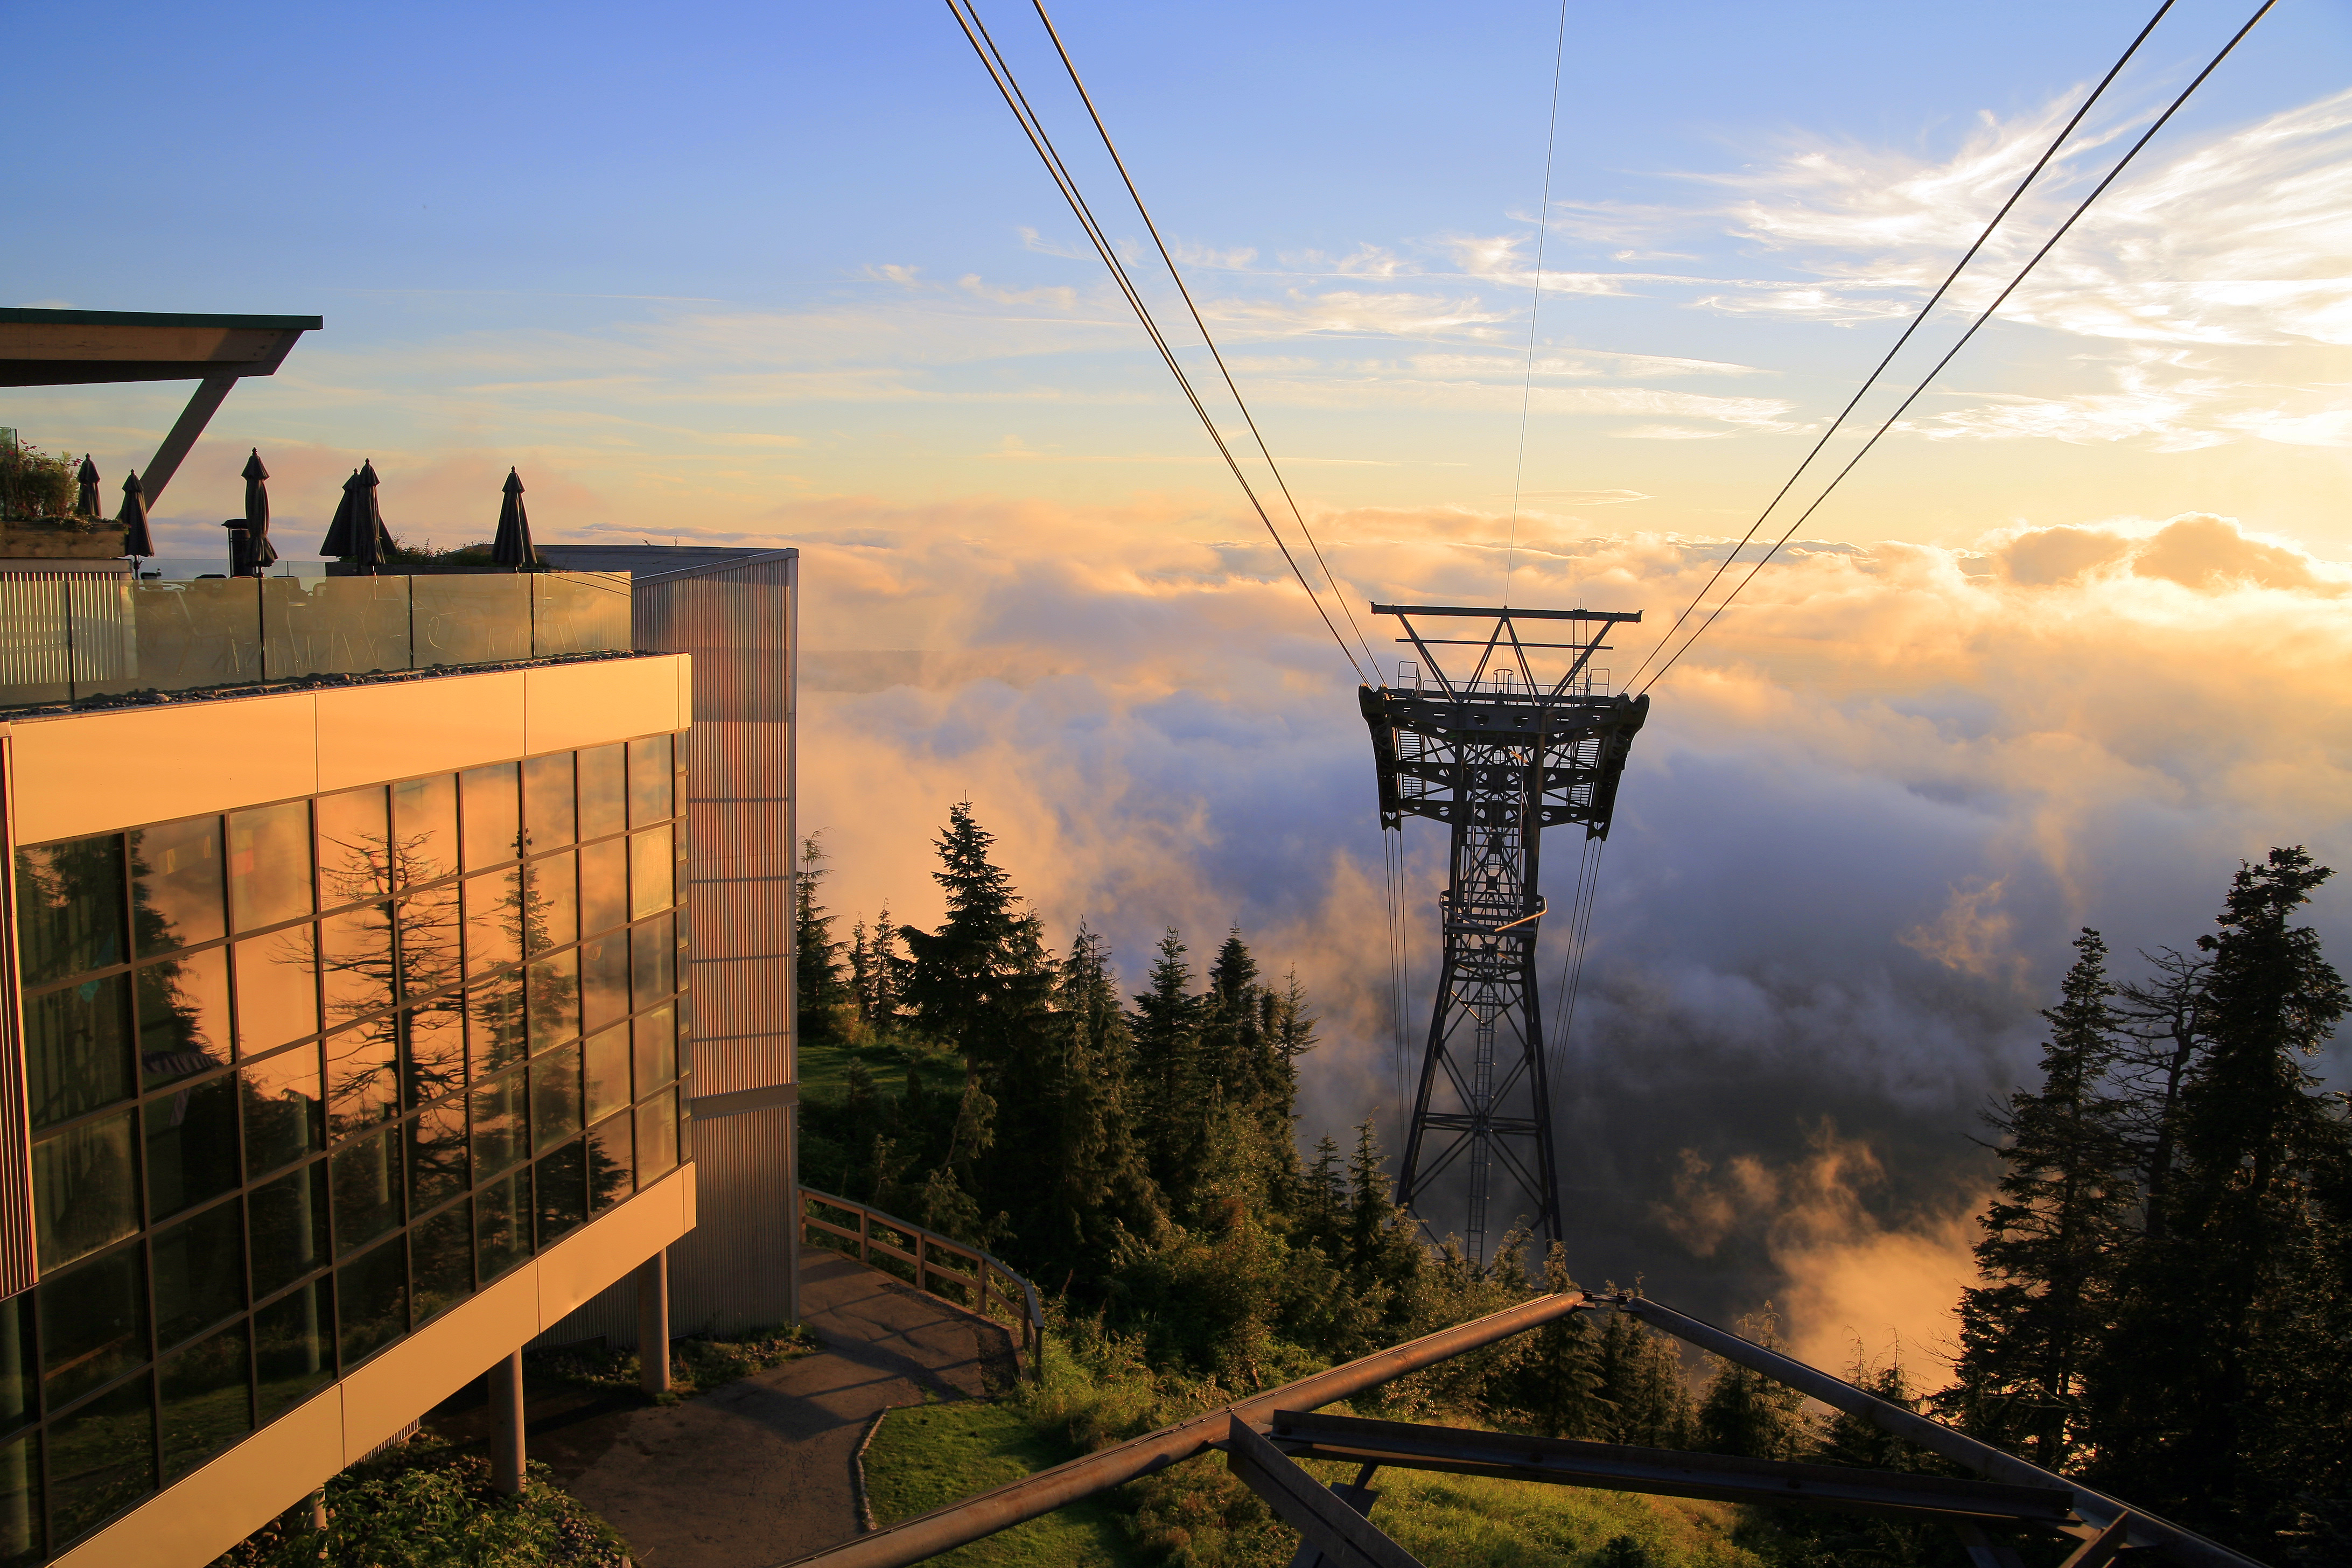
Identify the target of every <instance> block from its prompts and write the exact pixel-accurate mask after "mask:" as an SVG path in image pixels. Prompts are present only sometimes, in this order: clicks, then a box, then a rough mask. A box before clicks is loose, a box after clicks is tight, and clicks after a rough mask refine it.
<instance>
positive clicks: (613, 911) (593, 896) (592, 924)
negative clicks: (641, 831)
mask: <svg viewBox="0 0 2352 1568" xmlns="http://www.w3.org/2000/svg"><path fill="white" fill-rule="evenodd" d="M628 919H629V845H628V840H626V839H625V838H608V839H606V840H604V842H603V843H601V844H583V845H582V846H581V847H580V931H581V934H582V935H583V936H593V935H595V934H596V933H597V932H599V931H611V930H612V929H613V928H614V926H616V925H625V924H627V923H628Z"/></svg>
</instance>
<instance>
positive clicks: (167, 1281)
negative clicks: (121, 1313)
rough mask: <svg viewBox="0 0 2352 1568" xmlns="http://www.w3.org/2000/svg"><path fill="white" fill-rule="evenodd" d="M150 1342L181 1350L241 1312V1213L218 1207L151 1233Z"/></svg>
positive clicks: (234, 1208) (226, 1206)
mask: <svg viewBox="0 0 2352 1568" xmlns="http://www.w3.org/2000/svg"><path fill="white" fill-rule="evenodd" d="M150 1245H151V1246H152V1247H153V1248H154V1253H155V1342H156V1344H157V1345H159V1346H161V1347H162V1348H163V1349H164V1350H169V1349H171V1348H172V1347H173V1345H176V1344H181V1343H184V1342H186V1341H188V1340H191V1339H194V1337H195V1336H196V1335H198V1334H200V1333H202V1332H204V1331H205V1330H206V1329H208V1328H210V1327H212V1326H213V1325H214V1324H215V1323H217V1322H219V1321H221V1320H222V1319H223V1318H228V1317H234V1316H235V1315H236V1314H237V1313H239V1312H241V1311H243V1310H245V1211H244V1208H243V1206H242V1205H238V1204H234V1203H226V1204H220V1205H215V1206H214V1207H212V1208H208V1209H206V1210H205V1212H204V1213H202V1214H200V1215H197V1216H196V1217H195V1218H194V1219H192V1220H188V1221H185V1222H184V1223H183V1224H180V1225H175V1226H172V1228H170V1229H169V1230H162V1231H158V1232H156V1233H155V1238H154V1240H153V1241H152V1243H150Z"/></svg>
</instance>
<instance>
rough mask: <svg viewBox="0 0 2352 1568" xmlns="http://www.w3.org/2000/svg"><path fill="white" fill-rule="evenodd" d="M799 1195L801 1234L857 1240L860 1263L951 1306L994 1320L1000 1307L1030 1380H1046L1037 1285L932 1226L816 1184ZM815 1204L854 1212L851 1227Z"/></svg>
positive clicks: (1041, 1319) (844, 1248)
mask: <svg viewBox="0 0 2352 1568" xmlns="http://www.w3.org/2000/svg"><path fill="white" fill-rule="evenodd" d="M800 1194H801V1223H802V1225H803V1227H804V1228H803V1232H802V1234H803V1237H805V1236H806V1235H807V1232H808V1231H811V1230H814V1231H816V1232H818V1233H820V1234H821V1235H823V1236H829V1237H838V1238H839V1239H841V1240H843V1241H852V1242H856V1244H857V1248H856V1250H857V1261H858V1262H860V1263H863V1264H865V1265H866V1267H867V1268H880V1269H881V1270H882V1271H883V1272H884V1273H886V1274H892V1275H897V1276H898V1277H899V1278H902V1279H906V1281H907V1282H908V1284H910V1285H912V1286H914V1288H915V1289H918V1290H920V1291H921V1292H922V1293H923V1294H924V1295H926V1296H929V1297H932V1298H934V1299H936V1300H941V1301H945V1302H947V1303H948V1304H949V1305H950V1306H953V1307H961V1308H962V1309H963V1310H966V1311H968V1312H978V1313H979V1314H980V1315H981V1316H982V1317H983V1318H988V1319H991V1320H992V1321H993V1320H995V1319H996V1318H997V1316H998V1313H997V1310H996V1309H998V1308H1002V1309H1003V1317H1004V1319H1005V1320H1006V1321H1009V1322H1010V1323H1011V1324H1012V1326H1013V1331H1014V1332H1015V1334H1016V1336H1017V1339H1016V1342H1017V1343H1018V1345H1019V1347H1020V1352H1021V1355H1022V1357H1023V1358H1024V1360H1025V1361H1026V1362H1027V1363H1028V1366H1027V1372H1028V1374H1029V1379H1030V1381H1031V1382H1033V1383H1043V1382H1045V1309H1044V1308H1043V1307H1042V1306H1041V1305H1040V1304H1039V1302H1038V1300H1037V1288H1036V1287H1035V1286H1034V1285H1032V1284H1030V1283H1029V1281H1028V1280H1026V1279H1023V1278H1022V1277H1021V1276H1020V1275H1019V1274H1017V1273H1015V1272H1013V1269H1011V1268H1008V1267H1006V1266H1005V1264H1004V1262H1003V1260H1002V1259H1000V1258H996V1257H994V1256H992V1255H991V1254H989V1253H986V1252H982V1250H981V1249H980V1248H979V1247H969V1246H966V1245H965V1244H964V1243H962V1242H961V1241H957V1240H955V1239H954V1238H953V1237H945V1236H941V1235H940V1233H939V1232H937V1231H935V1230H925V1229H924V1228H923V1227H922V1226H919V1225H909V1224H908V1222H907V1221H905V1220H903V1219H900V1218H898V1216H897V1215H887V1214H884V1213H883V1212H882V1211H881V1210H880V1209H877V1208H874V1207H871V1206H869V1205H866V1204H860V1203H852V1202H851V1201H850V1200H849V1199H847V1198H837V1197H835V1196H834V1195H833V1194H830V1193H821V1192H818V1191H817V1190H816V1189H815V1188H814V1187H803V1188H802V1189H801V1190H800ZM819 1205H822V1206H824V1207H825V1208H829V1209H835V1210H837V1211H839V1212H840V1213H842V1214H845V1215H851V1216H854V1217H855V1219H856V1225H855V1226H848V1225H836V1224H835V1223H834V1222H832V1221H831V1220H825V1219H820V1218H818V1217H817V1215H816V1214H815V1212H814V1210H815V1208H816V1207H817V1206H819ZM877 1233H880V1234H877ZM890 1236H895V1237H900V1238H902V1239H903V1243H904V1245H900V1244H898V1243H894V1242H892V1241H890V1240H887V1239H885V1237H890ZM820 1245H824V1244H823V1243H820ZM835 1250H837V1251H842V1252H846V1251H848V1250H849V1249H848V1248H847V1247H838V1248H835ZM941 1254H944V1255H946V1256H947V1257H950V1258H961V1259H962V1260H963V1261H964V1262H966V1263H968V1264H969V1265H971V1272H970V1273H965V1272H963V1271H961V1270H960V1269H955V1268H949V1267H947V1266H946V1265H944V1264H942V1263H940V1262H939V1261H938V1260H937V1259H938V1257H939V1256H940V1255H941ZM877 1255H878V1256H879V1257H880V1258H881V1259H882V1261H881V1262H879V1263H877V1262H876V1258H877ZM893 1265H896V1266H897V1267H895V1268H894V1267H892V1266H893ZM902 1270H903V1272H902ZM934 1279H938V1280H941V1281H944V1282H946V1283H948V1284H950V1285H952V1286H953V1287H955V1289H957V1290H958V1291H959V1295H953V1296H951V1295H948V1294H946V1293H945V1292H942V1291H939V1290H934V1289H931V1281H932V1280H934Z"/></svg>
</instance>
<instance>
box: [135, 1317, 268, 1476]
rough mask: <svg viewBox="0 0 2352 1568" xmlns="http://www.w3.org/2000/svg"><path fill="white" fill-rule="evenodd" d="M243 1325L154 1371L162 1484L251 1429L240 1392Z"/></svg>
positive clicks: (249, 1409) (247, 1401)
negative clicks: (160, 1415)
mask: <svg viewBox="0 0 2352 1568" xmlns="http://www.w3.org/2000/svg"><path fill="white" fill-rule="evenodd" d="M245 1335H246V1326H245V1325H244V1324H243V1323H236V1324H233V1325H231V1326H230V1327H228V1328H226V1329H224V1330H222V1331H220V1332H219V1333H217V1334H215V1335H214V1336H213V1337H212V1338H211V1339H208V1340H206V1341H205V1342H203V1343H202V1344H196V1345H191V1346H189V1347H188V1348H187V1349H186V1350H184V1351H182V1352H180V1353H179V1354H177V1355H175V1356H173V1357H171V1358H170V1359H169V1360H167V1361H165V1362H164V1363H163V1365H162V1366H161V1367H159V1368H158V1369H157V1371H158V1373H159V1374H160V1380H161V1383H162V1387H161V1389H160V1390H159V1392H160V1393H161V1394H162V1395H163V1484H164V1485H166V1486H169V1485H171V1484H172V1482H173V1481H175V1480H177V1479H179V1478H181V1477H182V1476H184V1475H186V1474H187V1473H188V1472H189V1471H190V1470H193V1469H194V1468H196V1467H197V1466H198V1465H201V1464H203V1463H204V1462H205V1460H206V1459H209V1458H212V1457H213V1456H214V1455H215V1454H217V1453H219V1452H220V1451H221V1450H222V1449H224V1448H226V1447H228V1446H229V1445H230V1444H231V1443H234V1442H236V1440H237V1439H238V1438H239V1437H242V1436H245V1434H246V1433H247V1432H249V1431H251V1430H252V1429H253V1401H252V1396H251V1395H250V1394H248V1393H247V1390H246V1368H247V1363H248V1362H249V1361H250V1360H251V1356H250V1353H249V1352H248V1350H247V1345H246V1337H245Z"/></svg>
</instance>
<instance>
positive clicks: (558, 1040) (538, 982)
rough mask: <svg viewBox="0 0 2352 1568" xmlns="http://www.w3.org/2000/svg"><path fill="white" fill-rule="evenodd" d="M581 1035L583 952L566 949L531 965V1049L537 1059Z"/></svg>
mask: <svg viewBox="0 0 2352 1568" xmlns="http://www.w3.org/2000/svg"><path fill="white" fill-rule="evenodd" d="M579 1033H580V952H579V950H578V949H576V948H565V949H564V950H563V951H562V952H559V953H557V954H555V955H554V956H553V957H551V958H542V959H541V960H540V961H539V962H538V963H534V964H532V965H531V966H530V1048H531V1053H532V1054H533V1055H534V1056H535V1055H537V1054H538V1053H539V1052H541V1051H543V1050H545V1049H546V1048H547V1047H550V1046H553V1045H560V1044H562V1042H563V1041H565V1040H568V1039H571V1038H572V1037H575V1036H577V1035H578V1034H579Z"/></svg>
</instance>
